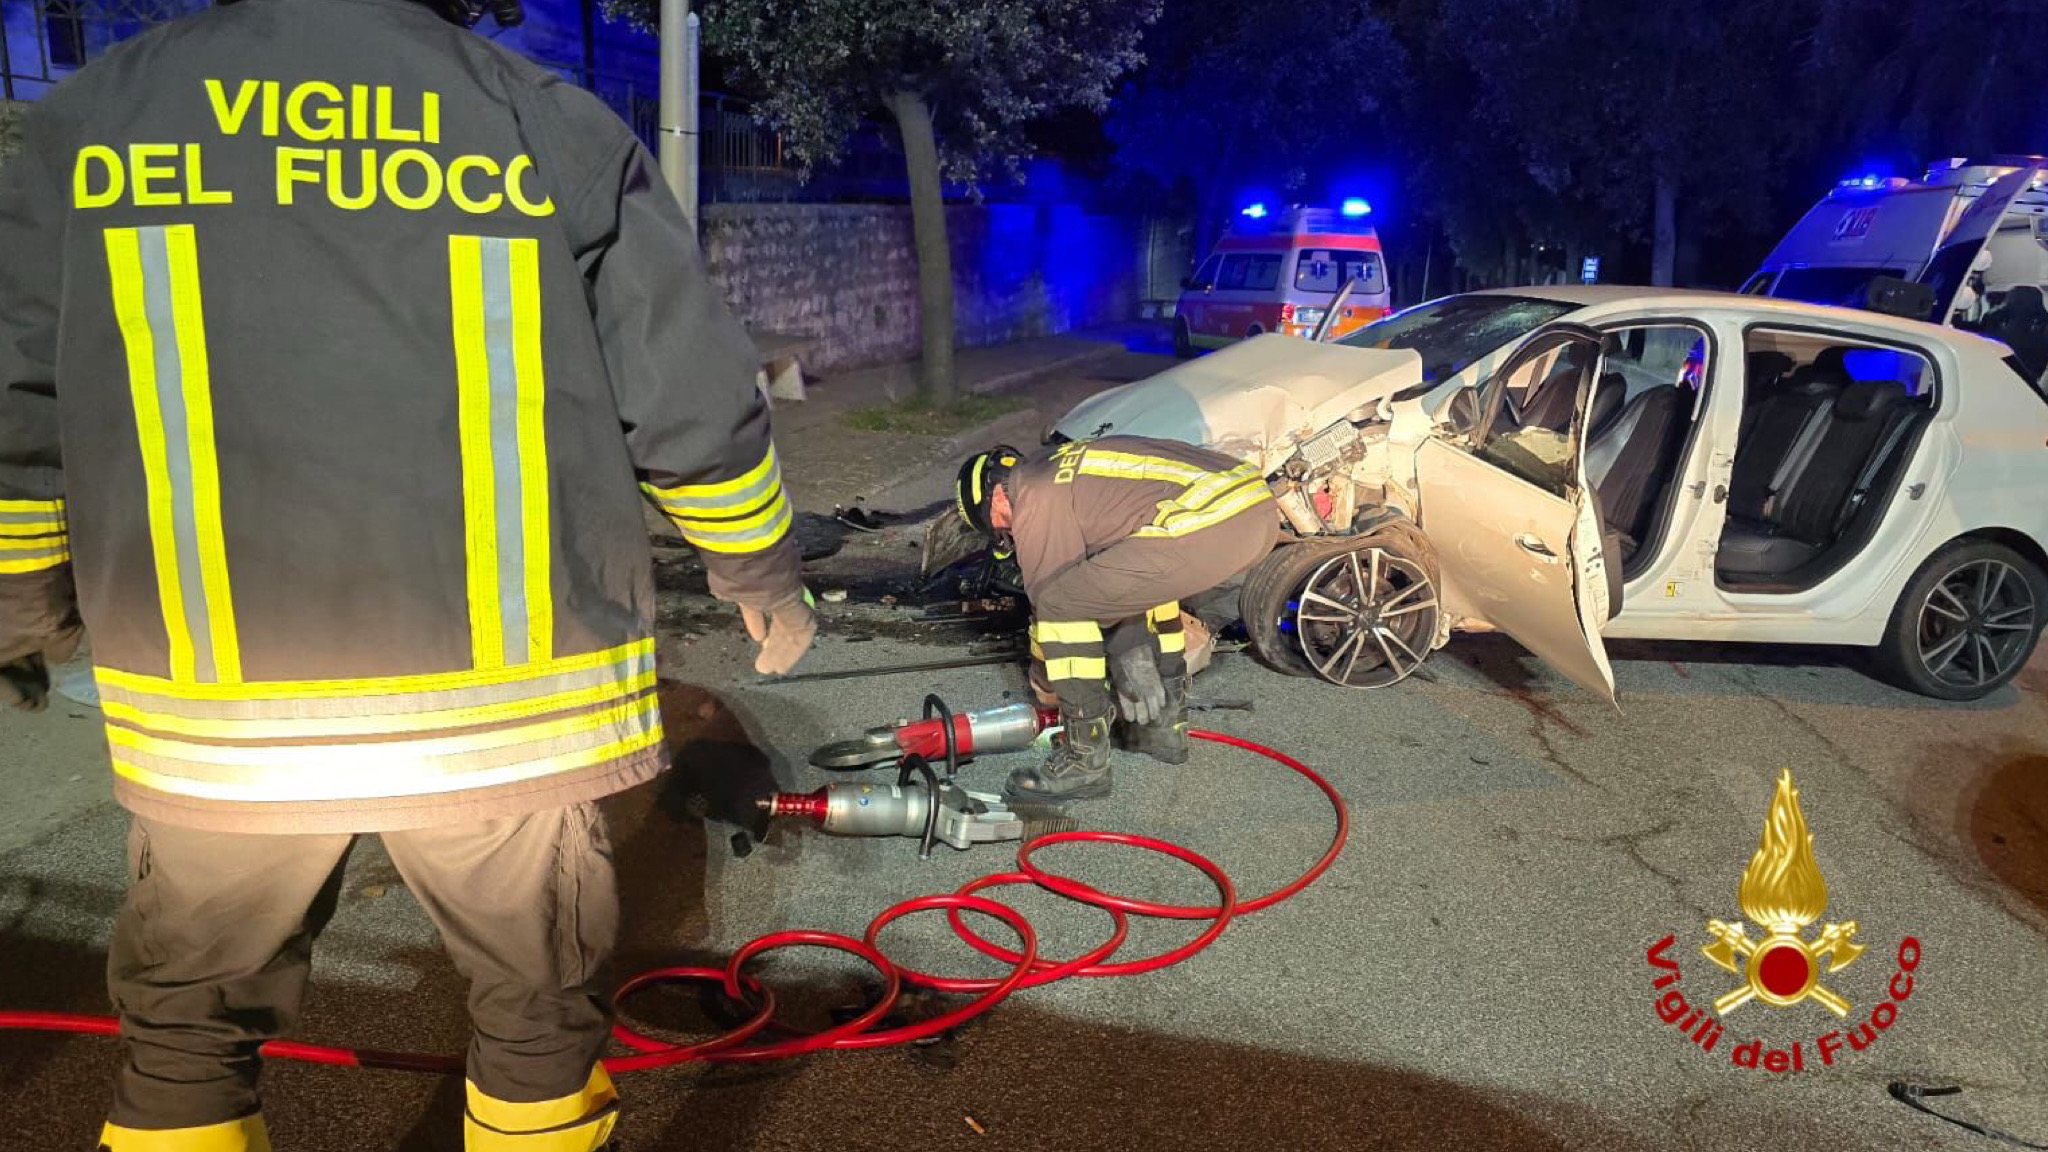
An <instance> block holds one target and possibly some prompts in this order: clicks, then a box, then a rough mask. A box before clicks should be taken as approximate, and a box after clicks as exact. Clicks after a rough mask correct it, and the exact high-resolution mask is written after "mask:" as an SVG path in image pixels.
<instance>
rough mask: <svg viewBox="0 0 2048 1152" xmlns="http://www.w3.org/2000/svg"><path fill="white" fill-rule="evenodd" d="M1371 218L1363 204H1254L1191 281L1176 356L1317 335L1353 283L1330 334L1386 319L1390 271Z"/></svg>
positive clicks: (1178, 315)
mask: <svg viewBox="0 0 2048 1152" xmlns="http://www.w3.org/2000/svg"><path fill="white" fill-rule="evenodd" d="M1371 215H1372V206H1371V205H1370V204H1368V203H1367V202H1366V201H1364V200H1362V199H1357V198H1353V199H1349V200H1345V201H1344V202H1343V203H1342V204H1340V205H1339V206H1338V207H1337V208H1334V209H1331V208H1304V207H1290V208H1287V209H1285V210H1283V211H1279V212H1269V211H1268V210H1267V208H1266V206H1265V205H1264V204H1252V205H1249V206H1248V207H1246V208H1245V209H1244V210H1243V212H1242V213H1241V214H1240V218H1239V220H1238V221H1237V223H1236V224H1235V225H1234V226H1232V228H1231V229H1230V231H1229V233H1228V234H1226V235H1225V236H1224V237H1223V239H1221V240H1219V241H1217V243H1216V250H1215V251H1214V252H1211V253H1210V254H1209V258H1208V259H1206V260H1204V261H1202V264H1201V267H1199V268H1197V269H1195V274H1194V275H1192V276H1190V277H1188V278H1187V279H1185V280H1183V281H1181V289H1182V291H1181V295H1180V302H1179V304H1178V305H1177V306H1176V307H1175V309H1174V324H1173V350H1174V352H1175V354H1177V355H1179V356H1182V357H1188V356H1193V355H1194V354H1195V353H1196V352H1197V351H1199V350H1201V349H1205V348H1221V347H1223V346H1224V345H1226V344H1230V343H1232V342H1234V341H1237V340H1243V339H1246V338H1248V337H1252V336H1258V335H1261V334H1263V333H1267V332H1280V333H1284V334H1286V335H1290V336H1308V335H1310V334H1311V333H1313V332H1314V331H1315V328H1316V325H1317V324H1319V323H1321V322H1322V320H1323V318H1324V317H1325V316H1326V315H1328V313H1329V310H1330V307H1331V306H1332V304H1333V303H1334V302H1335V301H1336V298H1337V294H1338V293H1339V292H1340V291H1342V290H1343V288H1344V286H1345V285H1346V284H1352V288H1351V292H1350V293H1349V294H1348V295H1346V296H1345V297H1344V299H1343V302H1342V304H1341V305H1339V306H1338V307H1339V313H1338V315H1337V317H1336V319H1335V320H1334V321H1332V323H1331V327H1330V332H1329V333H1328V337H1327V338H1329V339H1336V338H1337V337H1339V336H1342V335H1344V334H1345V333H1347V332H1350V331H1352V330H1353V329H1356V328H1362V327H1364V326H1365V325H1366V324H1369V323H1371V322H1372V321H1374V320H1377V319H1379V318H1380V317H1382V316H1384V315H1386V314H1387V312H1388V305H1389V303H1390V300H1391V298H1390V296H1389V294H1388V290H1387V270H1386V266H1385V263H1384V261H1383V260H1382V256H1381V252H1380V238H1379V233H1378V232H1376V231H1374V229H1373V226H1372V221H1371ZM1353 281H1356V283H1355V284H1353V283H1352V282H1353Z"/></svg>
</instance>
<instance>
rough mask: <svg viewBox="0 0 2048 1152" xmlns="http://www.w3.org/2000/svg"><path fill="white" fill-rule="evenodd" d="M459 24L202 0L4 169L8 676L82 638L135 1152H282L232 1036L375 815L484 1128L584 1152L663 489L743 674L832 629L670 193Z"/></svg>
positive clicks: (96, 80) (26, 697) (273, 984)
mask: <svg viewBox="0 0 2048 1152" xmlns="http://www.w3.org/2000/svg"><path fill="white" fill-rule="evenodd" d="M493 7H494V8H496V9H502V10H505V11H506V12H507V13H508V14H513V13H516V5H513V4H511V3H509V2H508V0H497V2H496V3H494V4H493ZM437 8H438V9H439V10H437ZM479 14H480V12H479V11H478V7H477V6H476V5H474V4H472V3H468V2H465V0H445V2H444V3H440V4H437V5H436V6H435V7H429V6H428V5H426V4H421V3H414V2H412V0H243V2H241V3H236V4H233V5H230V6H224V7H217V8H214V9H211V10H208V11H205V12H202V13H198V14H196V15H193V16H190V17H187V18H184V19H181V20H178V21H175V22H173V23H171V24H169V25H168V26H166V27H164V28H161V29H158V30H156V31H154V32H152V33H150V34H148V35H145V36H143V37H140V38H138V39H135V40H132V41H130V42H128V43H126V44H124V45H122V46H120V47H119V48H117V49H115V50H114V51H112V52H110V53H109V54H108V55H107V56H106V57H105V58H104V59H102V60H100V61H98V62H97V63H95V64H93V65H92V66H90V67H88V68H86V69H84V70H83V71H81V72H79V73H78V74H77V75H75V76H74V77H72V78H71V79H68V80H66V81H65V82H64V83H62V84H61V85H59V86H58V87H57V88H56V89H55V90H54V91H52V92H51V93H50V94H49V95H48V96H47V97H46V98H45V99H44V100H43V101H41V103H40V104H39V105H37V106H36V107H35V108H34V109H33V110H32V112H31V113H30V115H29V117H28V120H27V123H26V128H25V140H24V144H23V149H22V151H21V152H20V153H19V154H18V155H16V156H15V157H14V158H13V159H11V160H10V161H9V162H8V163H6V164H5V165H4V166H0V665H5V666H6V667H7V669H8V673H7V676H6V678H5V682H4V683H5V685H6V686H8V687H7V689H6V690H8V691H10V692H11V694H12V695H14V696H16V697H17V698H18V700H19V702H25V703H33V702H34V701H35V699H36V698H37V697H38V696H39V694H40V692H41V691H42V690H43V687H44V676H43V666H44V665H45V664H46V663H47V662H48V660H50V659H54V658H60V657H61V655H62V653H63V652H64V651H65V650H66V649H67V648H68V646H69V645H70V644H71V642H72V641H73V639H74V638H75V636H76V634H77V632H78V628H79V625H80V621H81V619H82V620H83V623H84V624H85V625H87V626H89V628H90V631H91V635H92V646H93V654H94V660H95V663H96V666H97V671H98V679H99V684H100V690H101V696H102V699H103V701H104V706H105V712H106V719H107V735H108V743H109V747H110V751H111V754H112V760H113V767H114V773H115V779H114V788H115V794H116V796H117V797H118V798H119V800H120V801H121V803H123V804H124V805H126V806H127V807H128V808H129V809H130V810H132V812H133V813H134V822H133V831H132V832H131V841H130V860H131V873H130V881H131V890H130V894H129V899H128V903H127V905H126V907H125V908H124V910H123V911H122V913H121V916H120V919H119V922H118V924H117V926H116V929H115V934H114V940H113V944H112V954H111V957H110V962H109V983H110V987H111V991H112V995H113V999H114V1002H115V1003H116V1005H117V1006H118V1007H119V1009H120V1011H121V1014H122V1028H123V1035H124V1040H125V1045H124V1060H123V1063H122V1066H121V1068H120V1071H119V1074H118V1078H117V1082H116V1086H115V1093H114V1100H113V1105H112V1111H111V1115H110V1116H109V1120H108V1124H107V1127H106V1129H105V1133H104V1135H103V1136H102V1143H103V1144H104V1145H105V1146H106V1147H107V1148H109V1149H112V1150H113V1152H126V1150H129V1149H152V1150H153V1149H169V1148H176V1149H179V1150H181V1152H216V1150H218V1152H241V1150H248V1149H262V1148H266V1147H267V1146H268V1145H267V1138H266V1136H265V1135H264V1128H263V1123H262V1119H261V1115H260V1112H259V1105H258V1098H257V1093H256V1082H257V1072H258V1068H257V1057H256V1050H257V1047H258V1045H259V1044H260V1043H261V1042H263V1041H265V1040H268V1039H270V1038H272V1037H276V1036H279V1035H282V1034H285V1033H287V1032H289V1031H291V1029H292V1027H293V1023H294V1020H295V1016H296V1013H297V1010H298V1004H299V999H300V994H301V992H302V990H303V987H304V984H305V980H306V976H307V971H308V967H309V958H310V950H311V946H312V942H313V937H314V935H315V934H316V933H317V931H318V929H319V926H320V920H321V915H320V913H319V912H318V911H317V910H318V909H319V908H321V907H323V906H326V905H328V904H329V903H330V902H331V894H332V892H333V891H334V886H335V885H336V884H338V882H339V879H340V870H339V866H340V862H341V861H342V859H343V857H344V855H345V853H346V852H347V850H348V848H349V845H350V842H351V839H352V836H353V834H355V833H361V832H379V833H382V834H383V836H384V840H385V844H386V846H387V848H388V850H389V852H390V855H391V858H392V860H393V862H394V863H395V864H396V865H397V867H398V869H399V871H400V872H401V873H402V874H403V876H404V878H405V881H406V883H407V886H408V887H409V888H410V889H411V890H412V891H413V892H414V893H415V894H416V895H417V896H418V898H419V900H420V902H421V903H422V905H423V906H424V907H425V909H426V911H427V912H428V914H429V915H430V916H431V917H432V918H433V920H434V921H435V924H436V926H437V927H438V928H439V930H440V933H441V935H442V937H443V939H444V940H445V942H446V944H447V947H448V949H449V952H450V954H451V957H452V958H453V960H454V962H455V964H456V966H457V967H458V969H460V970H461V972H462V973H463V975H464V976H465V977H466V978H467V979H468V980H469V981H470V985H471V990H470V997H469V1005H470V1011H471V1015H472V1018H473V1020H474V1023H475V1039H474V1041H473V1042H472V1044H471V1047H470V1050H469V1056H468V1076H469V1086H468V1108H467V1116H466V1119H465V1129H466V1137H467V1141H468V1146H469V1147H471V1148H473V1149H505V1150H508V1152H529V1150H530V1152H543V1150H546V1152H554V1150H561V1152H588V1150H590V1149H594V1148H597V1147H598V1146H600V1145H601V1144H603V1143H604V1142H605V1140H606V1139H607V1137H608V1135H609V1133H610V1131H611V1128H612V1125H613V1123H614V1120H615V1115H616V1108H617V1105H616V1101H615V1094H614V1091H613V1088H612V1085H611V1083H610V1081H609V1080H608V1079H607V1077H606V1075H605V1073H604V1071H603V1070H602V1068H601V1067H599V1066H598V1065H597V1063H596V1060H597V1056H598V1052H599V1049H600V1048H601V1046H602V1045H603V1043H604V1041H605V1037H606V1032H607V1029H608V1027H609V1019H608V1014H607V1007H606V1002H605V1000H604V992H603V989H602V988H601V986H600V985H599V983H598V981H599V980H600V979H601V978H602V975H601V974H602V969H603V968H604V964H605V961H606V959H607V956H608V954H609V952H610V949H611V947H612V942H613V937H614V934H615V922H616V917H617V907H616V897H615V893H614V885H613V876H612V868H611V861H610V848H609V844H608V842H607V838H606V830H605V826H604V822H603V820H602V817H601V816H600V814H599V813H598V811H597V809H596V808H595V806H594V802H595V801H596V800H598V799H599V798H601V797H604V796H606V795H609V794H611V793H614V792H618V791H620V790H622V789H625V788H628V787H631V786H633V785H635V784H639V783H641V782H643V781H646V780H648V779H650V778H651V777H653V776H655V775H656V774H657V773H659V772H660V771H661V770H662V768H663V766H664V762H663V751H662V729H661V719H660V715H659V713H658V711H657V707H656V699H655V691H654V685H655V666H654V632H653V608H654V591H653V587H652V580H651V573H650V558H649V551H648V542H647V531H646V528H645V526H644V524H643V520H642V514H641V507H640V495H641V493H643V492H644V493H645V495H646V496H647V497H648V498H649V499H651V500H652V501H653V502H654V503H655V504H657V505H658V506H659V507H660V509H661V510H662V511H663V512H665V513H667V515H668V516H669V517H670V518H671V519H672V520H673V522H674V523H675V525H676V526H677V527H678V528H679V529H680V530H681V532H682V534H683V536H684V537H686V538H687V539H688V540H689V541H690V542H692V543H693V544H694V545H695V546H696V547H697V548H698V549H699V550H700V551H701V552H702V553H703V555H704V559H705V564H706V567H707V568H708V569H709V571H710V581H711V588H712V591H713V592H714V593H716V594H717V595H718V596H720V597H722V598H724V599H726V600H728V601H731V602H734V603H737V604H738V605H739V606H740V608H741V610H742V614H743V616H744V617H745V619H746V622H747V626H748V629H749V632H750V633H751V634H752V635H753V637H754V638H755V639H756V640H761V641H765V643H764V645H763V649H762V652H761V656H760V660H759V664H758V666H759V667H760V668H761V670H763V671H767V672H780V671H784V670H786V669H787V668H789V667H790V666H791V665H793V664H794V663H795V662H796V660H797V658H798V657H799V656H800V655H801V654H802V653H803V651H804V649H805V648H806V647H807V646H808V644H809V642H810V638H811V635H812V634H813V632H814V630H815V622H814V620H813V618H812V616H811V612H810V609H809V607H808V604H807V597H806V595H805V592H804V589H803V587H802V584H801V583H800V579H799V571H798V557H797V554H796V550H795V547H794V543H793V541H792V540H791V538H790V535H789V527H790V505H789V501H788V498H787V497H786V496H785V495H784V492H783V488H782V480H781V476H780V472H779V470H778V466H777V462H776V457H775V450H774V447H773V446H772V444H771V443H770V441H769V430H768V414H767V411H766V409H765V406H764V403H763V401H762V398H761V396H760V394H759V393H758V391H757V390H756V388H755V385H754V379H755V373H756V363H755V357H754V353H753V351H752V348H751V346H750V344H749V341H748V339H747V337H746V335H745V333H744V332H743V331H742V330H741V329H740V327H739V326H738V324H737V323H736V322H735V321H734V319H733V318H732V317H731V316H730V315H729V314H728V312H727V311H726V309H725V307H724V305H723V303H722V302H721V300H720V298H719V294H718V292H717V291H716V289H715V288H714V286H713V285H712V284H711V283H710V282H709V281H708V280H707V278H706V276H705V275H704V272H703V270H702V266H701V263H700V260H699V257H698V254H697V251H696V244H695V239H694V237H693V236H692V235H691V233H690V231H689V228H688V226H687V224H686V222H685V218H684V216H683V215H682V213H681V211H680V209H679V208H678V206H677V203H676V201H675V199H674V197H673V196H672V195H671V193H670V192H669V190H668V188H667V187H666V186H665V185H664V184H663V183H662V182H661V179H660V177H659V175H658V173H657V172H656V170H655V169H654V167H653V165H652V163H651V162H650V160H649V158H648V156H647V155H646V153H645V151H644V150H643V149H642V148H641V146H640V145H639V143H638V142H637V141H636V139H635V138H634V136H633V134H632V132H631V131H630V130H629V129H628V128H627V127H626V126H625V125H624V124H623V123H621V122H620V121H619V120H618V119H617V118H616V117H615V116H613V115H612V114H611V113H610V112H609V111H607V110H606V109H605V108H604V107H603V105H601V104H600V103H599V102H598V101H597V100H596V99H595V98H594V97H592V96H590V95H589V94H587V93H585V92H583V91H581V90H579V89H576V88H574V87H571V86H569V85H567V84H563V83H561V82H559V81H557V80H556V79H555V78H554V77H553V76H552V75H550V74H549V73H547V72H545V71H544V70H542V69H541V68H538V67H536V66H534V65H533V64H531V63H528V62H526V61H524V60H522V59H520V58H518V57H516V56H514V55H512V54H510V53H508V52H506V51H503V50H501V49H499V48H497V47H495V46H493V45H492V44H491V43H490V42H489V41H488V40H486V39H484V38H483V37H481V36H477V35H475V34H473V33H471V32H470V31H469V30H468V28H467V27H466V25H468V24H472V23H474V22H475V18H476V17H477V16H478V15H479ZM636 483H637V487H638V489H639V491H638V492H636V491H635V487H636ZM74 584H75V586H76V593H75V596H74V592H73V588H74ZM323 893H324V894H327V898H326V899H323Z"/></svg>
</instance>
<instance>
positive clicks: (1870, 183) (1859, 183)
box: [1841, 172, 1885, 188]
mask: <svg viewBox="0 0 2048 1152" xmlns="http://www.w3.org/2000/svg"><path fill="white" fill-rule="evenodd" d="M1884 182H1885V177H1883V176H1879V175H1878V174H1877V173H1875V172H1865V173H1864V174H1863V175H1861V176H1851V177H1849V178H1848V179H1846V180H1844V181H1842V184H1841V186H1842V187H1844V188H1876V187H1878V186H1880V185H1882V184H1883V183H1884Z"/></svg>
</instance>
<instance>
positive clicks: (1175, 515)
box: [957, 436, 1280, 800]
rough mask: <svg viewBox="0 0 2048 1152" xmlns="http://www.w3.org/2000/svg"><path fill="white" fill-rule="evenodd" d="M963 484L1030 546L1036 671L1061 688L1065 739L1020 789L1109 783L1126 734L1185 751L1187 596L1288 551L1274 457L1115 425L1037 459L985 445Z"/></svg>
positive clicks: (1093, 789) (1089, 791) (960, 490)
mask: <svg viewBox="0 0 2048 1152" xmlns="http://www.w3.org/2000/svg"><path fill="white" fill-rule="evenodd" d="M957 498H958V499H957V505H958V511H959V513H960V516H961V517H962V518H963V519H964V520H966V522H967V525H968V527H970V528H972V529H974V530H975V531H977V532H980V533H982V534H983V535H986V536H989V537H991V538H992V539H994V540H995V541H996V543H997V546H998V548H1000V549H1007V550H1014V551H1015V553H1016V557H1017V564H1018V567H1019V568H1020V569H1021V570H1022V573H1023V583H1024V592H1025V595H1027V596H1028V597H1029V598H1030V600H1031V612H1032V623H1031V651H1032V655H1033V657H1034V658H1035V659H1036V660H1037V664H1036V666H1035V667H1034V669H1033V676H1034V678H1036V679H1038V680H1040V681H1041V682H1042V683H1043V684H1044V685H1045V686H1046V687H1048V688H1050V689H1051V690H1052V692H1053V693H1054V694H1055V695H1057V696H1058V697H1059V700H1060V715H1061V721H1062V723H1063V725H1064V731H1063V734H1062V736H1061V739H1060V742H1059V745H1058V746H1057V747H1056V748H1055V749H1054V750H1053V754H1052V757H1051V759H1049V760H1047V761H1046V763H1044V764H1043V765H1035V766H1032V767H1027V768H1019V769H1017V770H1016V771H1015V772H1013V773H1011V775H1010V783H1009V791H1010V793H1011V794H1012V795H1013V796H1017V797H1019V798H1034V799H1054V800H1085V799H1090V798H1093V797H1097V796H1106V795H1108V794H1109V790H1110V767H1109V754H1110V748H1111V741H1112V739H1115V741H1116V742H1117V743H1119V744H1122V745H1123V746H1124V747H1126V748H1128V749H1130V750H1132V751H1135V752H1142V753H1144V754H1146V755H1148V756H1151V757H1152V758H1154V759H1156V760H1161V761H1164V762H1165V763H1168V764H1180V763H1183V762H1185V761H1186V760H1187V757H1188V737H1187V731H1188V723H1187V658H1186V654H1185V653H1186V637H1185V636H1184V635H1183V634H1182V632H1181V622H1180V602H1181V601H1182V600H1184V599H1187V598H1188V597H1191V596H1194V595H1196V594H1197V593H1200V592H1205V591H1207V590H1209V589H1211V588H1214V587H1216V586H1217V585H1219V584H1222V583H1225V582H1226V581H1229V580H1231V579H1232V578H1234V577H1236V576H1238V575H1240V574H1242V573H1243V572H1245V571H1247V570H1248V569H1250V568H1251V566H1252V565H1254V564H1256V563H1258V562H1259V561H1260V560H1261V559H1263V558H1264V557H1265V556H1266V554H1267V553H1269V552H1271V551H1272V550H1273V544H1274V542H1275V541H1276V540H1277V539H1278V538H1279V533H1280V522H1279V518H1278V513H1277V511H1276V510H1275V507H1274V504H1273V496H1272V493H1271V492H1269V491H1268V490H1267V488H1266V482H1265V479H1264V478H1263V477H1262V476H1261V475H1260V473H1259V470H1258V468H1257V467H1256V466H1255V465H1251V464H1240V463H1238V462H1237V461H1236V460H1233V459H1231V458H1230V457H1228V456H1224V455H1222V454H1220V453H1216V452H1211V451H1208V450H1207V449H1203V448H1196V447H1193V446H1191V445H1188V444H1181V443H1177V442H1175V441H1171V440H1153V439H1148V438H1145V437H1140V436H1104V437H1102V438H1100V439H1095V440H1082V441H1071V442H1068V443H1065V444H1062V445H1060V446H1058V447H1056V448H1053V449H1050V450H1049V451H1047V452H1046V453H1043V454H1041V455H1039V456H1038V457H1036V458H1033V459H1028V460H1027V459H1025V458H1024V457H1023V456H1022V454H1020V453H1019V452H1018V451H1017V450H1016V449H1014V448H1009V447H996V448H993V449H990V450H989V451H987V452H983V453H981V454H979V455H976V456H973V457H971V458H969V459H968V461H967V463H966V464H965V465H963V466H962V467H961V469H960V476H959V481H958V485H957ZM1105 628H1106V629H1107V630H1108V631H1107V637H1106V639H1105V632H1104V630H1105ZM1112 686H1113V688H1114V699H1112V691H1111V689H1112ZM1119 714H1120V715H1121V720H1120V722H1119V723H1117V724H1115V725H1114V726H1113V725H1112V723H1111V722H1112V720H1113V719H1116V718H1117V717H1118V716H1119ZM1113 728H1114V731H1113Z"/></svg>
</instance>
